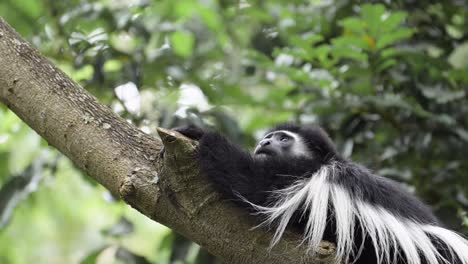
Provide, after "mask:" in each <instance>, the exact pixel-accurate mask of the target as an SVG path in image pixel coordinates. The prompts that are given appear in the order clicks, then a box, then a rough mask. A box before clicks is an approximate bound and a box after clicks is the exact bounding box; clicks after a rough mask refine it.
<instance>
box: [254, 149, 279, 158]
mask: <svg viewBox="0 0 468 264" xmlns="http://www.w3.org/2000/svg"><path fill="white" fill-rule="evenodd" d="M254 154H255V155H256V156H258V155H265V156H273V155H275V154H276V153H275V152H274V151H272V150H270V149H267V148H259V149H257V151H255V153H254Z"/></svg>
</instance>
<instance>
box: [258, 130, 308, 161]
mask: <svg viewBox="0 0 468 264" xmlns="http://www.w3.org/2000/svg"><path fill="white" fill-rule="evenodd" d="M301 156H304V157H311V156H312V155H311V153H310V151H309V150H308V148H307V146H306V145H305V143H304V141H303V139H302V137H301V136H300V135H298V134H296V133H293V132H290V131H287V130H278V131H273V132H270V133H268V134H266V135H265V136H264V137H263V138H262V139H261V140H260V142H259V143H258V145H257V146H256V147H255V151H254V157H255V158H268V157H282V158H288V157H301Z"/></svg>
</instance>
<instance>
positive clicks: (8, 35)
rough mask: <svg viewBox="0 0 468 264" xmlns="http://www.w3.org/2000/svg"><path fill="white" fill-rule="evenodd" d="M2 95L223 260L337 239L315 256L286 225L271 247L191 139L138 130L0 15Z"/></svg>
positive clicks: (144, 209) (90, 169)
mask: <svg viewBox="0 0 468 264" xmlns="http://www.w3.org/2000/svg"><path fill="white" fill-rule="evenodd" d="M0 102H2V103H4V104H5V105H6V106H7V107H9V108H10V109H11V110H12V111H14V112H15V113H16V114H17V115H18V116H19V117H20V118H21V119H22V120H23V121H24V122H25V123H27V124H28V125H29V126H30V127H31V128H32V129H34V130H35V131H36V132H37V133H38V134H39V135H41V136H42V137H43V138H44V139H45V140H47V142H48V143H49V144H50V145H52V146H54V147H55V148H57V149H58V150H59V151H60V152H62V153H63V154H65V155H66V156H68V157H69V158H70V160H72V161H73V163H74V164H75V165H76V166H77V167H79V168H80V169H82V170H83V171H84V172H86V173H87V174H88V175H89V176H90V177H92V178H94V179H95V180H96V181H98V182H99V183H101V184H102V185H104V186H105V187H106V188H107V189H109V190H110V191H111V192H112V193H113V194H114V195H118V196H119V197H122V198H123V199H124V200H125V201H126V202H127V203H128V204H130V205H131V206H132V207H134V208H135V209H137V210H138V211H140V212H141V213H143V214H144V215H146V216H148V217H150V218H152V219H154V220H155V221H157V222H159V223H162V224H164V225H166V226H168V227H170V228H172V229H174V230H175V231H177V232H179V233H180V234H182V235H184V236H186V237H188V238H190V239H191V240H193V241H195V242H197V243H198V244H200V245H201V246H202V247H204V248H205V249H207V250H208V251H209V252H211V253H212V254H214V255H216V256H219V257H221V258H222V259H223V260H224V262H225V263H278V264H285V263H295V264H297V263H327V261H328V262H331V261H332V259H333V253H334V251H335V247H334V245H333V244H331V243H326V242H324V243H323V244H322V247H321V249H320V252H318V254H316V255H315V256H314V257H311V256H310V255H309V254H307V253H306V250H305V248H304V247H303V246H298V245H299V243H300V241H301V237H300V235H299V234H293V233H288V234H286V236H285V238H284V239H283V240H282V241H281V242H280V243H279V244H278V245H277V246H275V248H274V249H273V250H271V251H269V250H268V246H269V241H270V239H271V236H270V234H269V233H268V232H265V231H264V230H260V229H254V230H251V227H252V226H255V225H256V224H257V223H255V222H254V220H253V219H252V218H251V217H249V216H247V215H246V214H245V212H243V211H241V210H240V209H238V208H235V207H234V206H231V205H230V204H229V203H226V202H224V201H222V199H220V197H219V196H218V195H217V193H216V192H214V191H213V190H212V188H211V187H210V184H209V181H208V179H207V178H206V177H204V176H203V175H200V174H199V169H198V164H197V161H196V159H194V151H195V149H196V142H194V141H191V140H189V139H187V138H185V137H183V136H182V135H180V134H178V133H177V132H174V131H170V130H165V129H162V128H161V129H158V133H159V135H160V137H161V139H162V142H163V143H164V146H165V148H166V151H165V155H164V158H163V159H162V158H160V156H159V154H158V153H159V152H160V150H161V149H162V146H163V145H162V143H161V141H159V140H156V139H154V138H152V137H151V136H149V135H147V134H145V133H143V132H142V131H140V130H138V129H137V128H136V127H135V126H133V125H131V124H129V123H128V122H126V121H125V120H123V119H122V118H120V117H119V116H117V115H115V114H114V113H113V112H112V111H111V110H110V109H109V108H108V107H106V106H103V105H101V104H100V103H99V102H98V101H97V100H96V99H95V98H94V97H93V96H91V95H90V94H89V93H87V92H86V91H85V90H84V89H83V88H82V87H80V86H79V85H78V84H76V83H75V82H73V81H72V80H70V79H69V78H68V77H67V76H66V75H65V74H64V73H63V72H62V71H60V70H59V69H58V68H57V67H55V66H54V65H53V64H52V63H51V62H49V61H48V60H47V59H45V58H44V57H42V56H41V55H40V54H39V52H38V51H37V50H35V49H34V48H32V47H31V46H30V45H29V44H28V43H27V42H26V41H24V40H23V39H21V37H20V36H19V35H18V34H17V33H16V32H15V31H14V30H13V29H12V28H11V27H10V26H8V25H7V24H6V22H5V21H4V20H3V19H1V18H0Z"/></svg>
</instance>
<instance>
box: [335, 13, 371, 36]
mask: <svg viewBox="0 0 468 264" xmlns="http://www.w3.org/2000/svg"><path fill="white" fill-rule="evenodd" d="M340 25H341V26H342V27H343V28H344V29H345V30H347V31H351V32H355V33H364V32H365V30H366V28H367V26H366V23H365V22H364V21H363V20H361V19H359V18H356V17H350V18H345V19H343V20H341V21H340Z"/></svg>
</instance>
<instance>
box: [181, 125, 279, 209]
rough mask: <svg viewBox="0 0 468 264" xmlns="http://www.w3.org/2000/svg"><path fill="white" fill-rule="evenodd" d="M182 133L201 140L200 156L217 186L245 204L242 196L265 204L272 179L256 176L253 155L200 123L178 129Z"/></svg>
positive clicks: (227, 195)
mask: <svg viewBox="0 0 468 264" xmlns="http://www.w3.org/2000/svg"><path fill="white" fill-rule="evenodd" d="M175 130H176V131H178V132H179V133H181V134H183V135H185V136H187V137H189V138H192V139H195V140H198V141H199V147H198V159H199V161H200V168H201V171H202V173H203V174H205V175H207V176H208V177H210V178H211V180H212V181H213V183H214V184H215V188H216V189H217V190H218V191H220V192H221V193H222V194H223V195H225V197H226V198H228V199H232V200H233V201H235V202H236V203H238V204H240V205H241V206H243V207H249V205H248V204H247V203H245V202H242V200H241V199H240V197H239V195H240V196H242V197H243V198H245V199H247V200H248V201H250V202H252V203H254V204H259V205H263V204H265V202H266V197H267V194H266V193H265V191H267V190H270V188H271V187H270V185H271V182H270V181H269V180H268V179H263V178H262V176H261V175H255V164H254V162H253V159H252V157H251V156H250V154H249V153H248V152H246V151H244V150H242V149H241V148H240V147H239V146H237V145H234V144H232V143H231V142H229V141H228V140H227V139H226V138H225V137H224V136H222V135H220V134H219V133H216V132H207V131H203V130H202V129H200V128H198V127H196V126H193V125H192V126H187V127H181V128H176V129H175Z"/></svg>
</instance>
